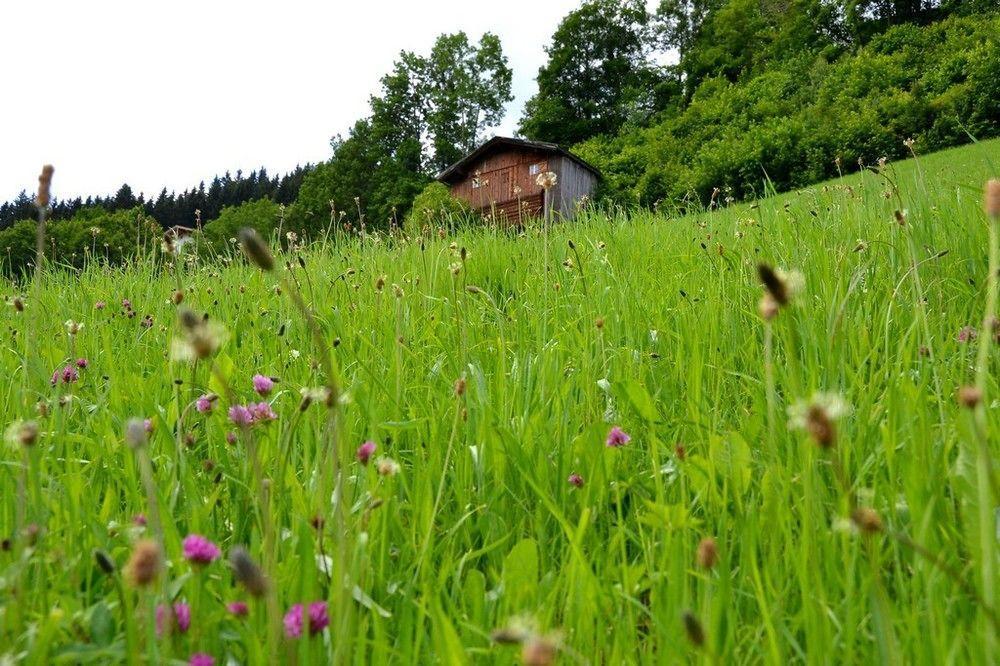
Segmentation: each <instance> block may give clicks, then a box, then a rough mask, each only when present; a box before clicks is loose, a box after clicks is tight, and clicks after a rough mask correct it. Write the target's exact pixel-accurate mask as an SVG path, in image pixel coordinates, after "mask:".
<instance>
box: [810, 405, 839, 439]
mask: <svg viewBox="0 0 1000 666" xmlns="http://www.w3.org/2000/svg"><path fill="white" fill-rule="evenodd" d="M806 431H808V433H809V434H810V435H812V438H813V439H814V440H816V444H818V445H819V446H820V448H823V449H828V448H830V447H832V446H833V445H834V444H835V443H836V441H837V426H835V425H834V423H833V420H832V419H830V416H829V414H827V413H826V410H825V409H823V408H822V407H821V406H819V405H811V406H810V407H809V411H808V412H807V413H806Z"/></svg>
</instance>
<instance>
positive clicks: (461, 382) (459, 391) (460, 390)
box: [455, 377, 465, 396]
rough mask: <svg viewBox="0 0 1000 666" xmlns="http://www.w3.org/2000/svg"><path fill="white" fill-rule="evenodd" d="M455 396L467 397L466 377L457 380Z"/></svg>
mask: <svg viewBox="0 0 1000 666" xmlns="http://www.w3.org/2000/svg"><path fill="white" fill-rule="evenodd" d="M455 395H457V396H463V395H465V377H459V378H458V379H456V380H455Z"/></svg>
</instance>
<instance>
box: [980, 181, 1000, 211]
mask: <svg viewBox="0 0 1000 666" xmlns="http://www.w3.org/2000/svg"><path fill="white" fill-rule="evenodd" d="M983 208H984V209H985V210H986V214H987V215H989V216H990V217H992V218H994V219H1000V180H998V179H996V178H993V179H992V180H990V181H988V182H987V183H986V188H985V190H984V196H983Z"/></svg>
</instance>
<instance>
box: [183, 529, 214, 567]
mask: <svg viewBox="0 0 1000 666" xmlns="http://www.w3.org/2000/svg"><path fill="white" fill-rule="evenodd" d="M181 545H182V546H183V547H184V559H186V560H187V561H188V562H191V563H192V564H210V563H211V562H214V561H215V560H217V559H219V556H220V555H222V551H220V550H219V547H218V546H216V545H215V544H214V543H212V542H211V541H209V540H208V539H206V538H205V537H203V536H201V535H200V534H189V535H187V536H186V537H184V541H183V542H182V544H181Z"/></svg>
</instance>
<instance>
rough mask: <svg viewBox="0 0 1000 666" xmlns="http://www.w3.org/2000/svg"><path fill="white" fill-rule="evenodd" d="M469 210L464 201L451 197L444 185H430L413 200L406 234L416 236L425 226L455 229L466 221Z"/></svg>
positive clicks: (407, 220)
mask: <svg viewBox="0 0 1000 666" xmlns="http://www.w3.org/2000/svg"><path fill="white" fill-rule="evenodd" d="M471 210H472V209H471V207H470V206H469V205H468V204H466V203H465V202H464V201H462V200H461V199H456V198H455V197H453V196H451V191H450V190H449V189H448V186H447V185H445V184H444V183H438V182H434V183H430V184H428V185H427V187H425V188H424V189H423V191H422V192H421V193H420V194H418V195H417V197H416V198H415V199H414V200H413V206H412V207H411V208H410V212H409V213H408V214H407V216H406V227H405V228H406V232H407V233H408V234H410V235H411V236H416V235H418V234H420V233H421V232H422V231H423V228H424V226H426V225H430V226H431V227H432V228H437V227H444V228H446V229H452V228H455V227H456V226H459V224H460V223H461V222H464V221H465V220H466V219H467V217H468V215H469V214H470V213H471Z"/></svg>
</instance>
